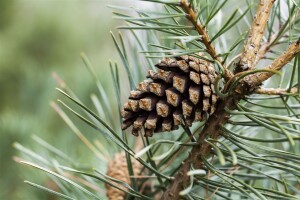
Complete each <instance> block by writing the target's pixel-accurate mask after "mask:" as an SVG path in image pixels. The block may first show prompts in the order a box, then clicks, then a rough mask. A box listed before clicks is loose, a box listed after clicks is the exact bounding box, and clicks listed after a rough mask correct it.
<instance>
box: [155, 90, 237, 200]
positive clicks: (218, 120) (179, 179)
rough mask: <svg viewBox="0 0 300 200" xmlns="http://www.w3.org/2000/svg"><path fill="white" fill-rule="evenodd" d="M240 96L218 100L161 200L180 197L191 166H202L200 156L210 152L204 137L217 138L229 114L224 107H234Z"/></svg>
mask: <svg viewBox="0 0 300 200" xmlns="http://www.w3.org/2000/svg"><path fill="white" fill-rule="evenodd" d="M240 98H241V96H238V95H235V96H230V97H227V98H226V99H223V100H221V101H220V102H219V104H218V107H217V110H216V112H215V113H214V114H213V115H212V116H211V117H210V118H209V119H208V120H207V122H206V125H205V127H204V128H203V130H202V132H201V133H200V137H199V140H198V143H199V146H195V147H193V149H192V151H191V152H190V154H189V156H188V158H187V159H186V160H185V161H184V162H183V163H182V165H181V167H180V169H179V170H178V173H177V174H176V176H175V179H174V181H173V182H171V183H170V185H169V187H168V189H167V190H166V191H165V192H164V194H163V196H162V197H161V199H162V200H174V199H180V195H179V193H180V191H182V190H183V189H184V186H186V185H187V184H188V183H189V180H190V177H189V176H188V175H187V173H188V171H190V169H191V166H193V167H194V169H201V168H203V161H202V159H201V158H202V157H207V156H208V155H209V154H210V153H211V146H210V144H208V143H207V142H205V139H206V138H207V137H210V138H212V139H217V138H218V137H219V135H220V128H219V127H220V126H222V125H224V124H225V123H226V122H227V120H228V119H229V114H228V113H227V112H226V111H225V109H224V108H229V109H231V110H232V109H235V104H234V102H235V101H236V100H239V99H240Z"/></svg>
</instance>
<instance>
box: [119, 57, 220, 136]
mask: <svg viewBox="0 0 300 200" xmlns="http://www.w3.org/2000/svg"><path fill="white" fill-rule="evenodd" d="M155 66H156V67H157V68H158V72H154V71H152V70H149V72H148V76H147V78H149V79H148V80H144V81H142V82H140V83H139V84H138V86H137V88H136V90H133V91H131V92H130V96H129V101H128V102H127V103H125V104H124V106H123V109H122V111H121V115H122V117H123V124H122V129H123V130H125V129H127V128H128V127H130V126H133V129H132V134H133V135H136V136H137V135H139V133H140V131H141V130H142V128H144V130H145V136H146V137H148V136H150V137H151V136H152V135H153V133H156V132H161V131H171V130H176V129H178V127H179V125H181V124H182V122H183V121H185V123H186V124H187V125H188V126H191V125H192V123H193V122H194V121H203V120H205V119H206V118H207V117H208V115H211V114H213V113H214V111H215V109H216V102H217V98H218V97H217V95H216V93H215V90H214V82H215V78H216V76H217V73H216V72H215V70H214V67H213V65H212V64H211V63H210V62H208V61H205V60H202V59H199V58H196V57H193V56H180V57H176V58H175V59H172V58H164V59H163V60H162V61H161V62H160V63H158V64H156V65H155Z"/></svg>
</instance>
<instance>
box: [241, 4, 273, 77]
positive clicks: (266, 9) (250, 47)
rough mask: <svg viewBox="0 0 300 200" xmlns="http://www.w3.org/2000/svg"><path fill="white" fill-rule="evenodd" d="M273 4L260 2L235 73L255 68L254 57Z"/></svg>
mask: <svg viewBox="0 0 300 200" xmlns="http://www.w3.org/2000/svg"><path fill="white" fill-rule="evenodd" d="M274 2H275V0H260V2H259V4H258V7H257V10H256V13H255V16H254V20H253V22H252V25H251V28H250V32H249V35H248V40H247V41H246V43H245V45H244V51H243V53H242V56H241V60H240V62H239V63H238V65H237V67H236V69H235V73H238V72H241V71H246V70H249V69H253V68H254V67H255V65H254V63H255V59H256V55H257V53H258V50H259V48H260V42H261V40H262V38H263V36H264V31H265V28H266V25H267V23H268V19H269V16H270V13H271V12H270V11H271V8H272V5H273V4H274Z"/></svg>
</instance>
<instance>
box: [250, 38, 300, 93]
mask: <svg viewBox="0 0 300 200" xmlns="http://www.w3.org/2000/svg"><path fill="white" fill-rule="evenodd" d="M299 52H300V40H299V41H297V42H295V43H293V44H291V45H290V46H289V48H288V49H287V50H286V51H285V52H284V53H283V54H281V55H280V56H279V57H278V58H276V59H275V60H274V61H273V62H272V63H271V64H270V65H269V66H267V67H266V68H265V69H266V70H273V71H279V70H281V69H282V68H283V67H284V66H285V65H286V64H287V63H288V62H290V61H291V60H292V59H293V58H294V57H295V56H296V54H297V53H299ZM273 74H274V73H271V72H261V73H257V74H253V75H250V76H248V77H246V78H245V79H246V80H245V81H246V82H247V84H248V85H249V86H250V87H252V88H254V87H257V86H259V85H260V84H261V83H262V82H264V81H265V80H267V79H269V78H270V77H271V76H273Z"/></svg>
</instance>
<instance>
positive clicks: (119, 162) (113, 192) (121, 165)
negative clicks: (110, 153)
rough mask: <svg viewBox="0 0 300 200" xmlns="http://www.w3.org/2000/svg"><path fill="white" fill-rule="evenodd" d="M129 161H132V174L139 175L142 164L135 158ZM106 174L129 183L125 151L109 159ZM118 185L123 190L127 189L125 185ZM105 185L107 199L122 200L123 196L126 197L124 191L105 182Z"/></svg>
mask: <svg viewBox="0 0 300 200" xmlns="http://www.w3.org/2000/svg"><path fill="white" fill-rule="evenodd" d="M131 162H132V168H133V172H134V175H135V176H137V175H139V174H140V172H141V170H142V168H143V165H142V164H141V163H139V162H138V161H137V160H135V159H131ZM106 175H108V176H110V177H113V178H115V179H117V180H119V181H122V182H124V183H127V184H128V185H130V177H129V173H128V167H127V161H126V157H125V152H121V153H117V154H115V156H114V158H113V159H112V160H111V161H109V163H108V169H107V172H106ZM118 186H119V187H121V188H123V189H124V190H127V189H126V188H125V187H123V186H121V185H118ZM105 187H106V189H107V193H106V195H107V197H108V199H109V200H124V199H125V197H126V193H125V192H123V191H121V190H118V189H117V188H114V187H112V186H110V185H108V184H105Z"/></svg>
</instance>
